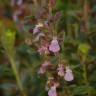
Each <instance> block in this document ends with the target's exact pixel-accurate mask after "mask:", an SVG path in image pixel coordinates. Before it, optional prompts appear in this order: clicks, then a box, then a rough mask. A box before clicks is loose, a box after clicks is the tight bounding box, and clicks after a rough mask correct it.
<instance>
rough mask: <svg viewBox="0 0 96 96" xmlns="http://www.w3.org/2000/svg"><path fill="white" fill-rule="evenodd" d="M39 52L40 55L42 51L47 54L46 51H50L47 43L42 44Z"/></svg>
mask: <svg viewBox="0 0 96 96" xmlns="http://www.w3.org/2000/svg"><path fill="white" fill-rule="evenodd" d="M38 52H39V53H40V55H41V54H42V53H45V54H46V53H49V51H48V47H47V45H45V46H44V45H43V46H41V47H40V48H39V49H38Z"/></svg>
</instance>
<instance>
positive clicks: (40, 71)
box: [38, 61, 50, 74]
mask: <svg viewBox="0 0 96 96" xmlns="http://www.w3.org/2000/svg"><path fill="white" fill-rule="evenodd" d="M49 65H50V62H49V61H45V62H44V63H43V64H42V65H41V67H40V69H39V71H38V73H39V74H44V73H45V72H46V70H47V67H48V66H49Z"/></svg>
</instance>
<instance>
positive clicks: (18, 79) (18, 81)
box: [6, 52, 27, 96]
mask: <svg viewBox="0 0 96 96" xmlns="http://www.w3.org/2000/svg"><path fill="white" fill-rule="evenodd" d="M6 53H7V55H8V58H9V61H10V63H11V67H12V70H13V73H14V75H15V78H16V82H17V85H18V87H19V89H20V91H21V94H22V96H27V95H26V94H25V91H24V89H23V86H22V83H21V81H20V77H19V73H18V71H17V68H16V64H15V60H14V57H12V56H11V55H10V54H9V53H8V52H6Z"/></svg>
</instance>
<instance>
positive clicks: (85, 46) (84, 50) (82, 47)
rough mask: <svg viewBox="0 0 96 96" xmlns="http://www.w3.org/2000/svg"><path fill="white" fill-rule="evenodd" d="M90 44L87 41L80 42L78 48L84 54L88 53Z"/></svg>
mask: <svg viewBox="0 0 96 96" xmlns="http://www.w3.org/2000/svg"><path fill="white" fill-rule="evenodd" d="M89 49H90V46H89V45H88V44H87V43H81V44H79V47H78V50H79V51H80V52H82V53H83V54H87V53H88V52H89Z"/></svg>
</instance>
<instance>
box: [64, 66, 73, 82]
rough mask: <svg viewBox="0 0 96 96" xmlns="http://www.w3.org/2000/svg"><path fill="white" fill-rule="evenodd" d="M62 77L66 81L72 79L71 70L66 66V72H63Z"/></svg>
mask: <svg viewBox="0 0 96 96" xmlns="http://www.w3.org/2000/svg"><path fill="white" fill-rule="evenodd" d="M64 79H65V80H66V81H72V80H73V79H74V76H73V73H72V70H71V69H70V68H69V67H68V66H67V67H66V73H65V76H64Z"/></svg>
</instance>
